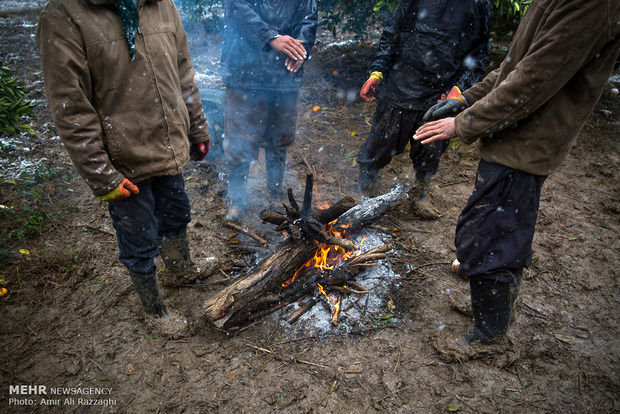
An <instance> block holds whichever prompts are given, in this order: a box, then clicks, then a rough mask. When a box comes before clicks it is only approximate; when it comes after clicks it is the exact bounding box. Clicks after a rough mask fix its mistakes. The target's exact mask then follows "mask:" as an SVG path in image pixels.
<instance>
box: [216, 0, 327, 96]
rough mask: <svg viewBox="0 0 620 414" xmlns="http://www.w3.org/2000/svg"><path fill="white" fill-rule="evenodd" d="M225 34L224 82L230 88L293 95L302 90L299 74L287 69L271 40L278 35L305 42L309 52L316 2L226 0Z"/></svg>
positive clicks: (311, 42) (313, 32) (312, 0)
mask: <svg viewBox="0 0 620 414" xmlns="http://www.w3.org/2000/svg"><path fill="white" fill-rule="evenodd" d="M224 5H225V13H226V31H225V34H224V39H223V43H222V79H223V80H224V84H225V85H226V86H227V87H228V88H241V89H259V90H268V91H281V92H294V91H297V90H299V88H300V87H301V80H302V75H303V65H302V67H301V69H300V70H299V71H298V72H297V73H292V72H289V71H288V70H287V69H286V67H285V66H284V61H285V59H286V55H284V54H283V53H280V52H276V51H275V50H273V49H272V48H271V47H270V46H269V41H270V40H271V39H273V38H274V37H275V36H276V35H278V34H279V35H288V36H291V37H293V38H295V39H298V40H302V41H303V42H304V43H303V45H304V47H305V49H306V53H307V55H308V56H310V51H311V50H312V46H313V45H314V41H315V38H316V29H317V26H318V12H317V7H316V1H315V0H255V1H246V0H225V1H224Z"/></svg>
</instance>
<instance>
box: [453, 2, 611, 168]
mask: <svg viewBox="0 0 620 414" xmlns="http://www.w3.org/2000/svg"><path fill="white" fill-rule="evenodd" d="M619 48H620V1H618V0H534V2H533V3H532V4H531V5H530V7H529V9H528V11H527V12H526V14H525V16H524V18H523V20H522V22H521V24H520V26H519V28H518V30H517V32H516V33H515V35H514V38H513V42H512V45H511V47H510V50H509V51H508V55H507V57H506V59H505V60H504V61H503V63H502V64H501V66H500V67H499V68H498V69H496V70H495V71H493V72H491V73H489V75H487V77H486V78H485V79H483V80H482V81H481V82H479V83H477V84H476V85H474V86H473V87H471V88H470V89H468V90H467V91H465V92H464V93H463V95H464V96H465V98H466V99H467V101H468V103H469V104H470V107H469V108H468V109H466V110H465V111H463V112H462V113H461V114H459V115H458V116H457V117H456V120H455V127H456V134H457V136H458V137H459V138H460V139H461V140H462V141H464V142H466V143H472V142H474V141H476V140H478V139H479V140H480V155H481V157H482V158H483V159H484V160H486V161H489V162H496V163H499V164H502V165H506V166H508V167H511V168H514V169H518V170H521V171H525V172H528V173H531V174H537V175H549V174H550V173H551V171H553V170H554V169H555V168H556V167H557V166H558V165H559V164H560V163H561V162H562V160H563V159H564V158H565V157H566V155H567V154H568V152H569V150H570V148H571V147H572V146H573V145H574V144H575V141H576V139H577V135H578V133H579V131H580V130H581V127H582V126H583V124H584V123H585V121H586V119H587V117H588V116H589V114H590V113H591V112H592V110H593V109H594V106H595V105H596V103H597V101H598V99H599V98H600V95H601V93H602V91H603V88H604V86H605V84H606V83H607V81H608V78H609V76H610V74H611V72H612V70H613V66H614V63H615V61H616V57H617V56H618V50H619Z"/></svg>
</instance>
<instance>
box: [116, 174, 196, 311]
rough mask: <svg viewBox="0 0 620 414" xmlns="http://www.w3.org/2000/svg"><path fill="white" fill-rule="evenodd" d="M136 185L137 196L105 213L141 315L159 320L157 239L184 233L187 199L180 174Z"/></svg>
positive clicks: (161, 307) (134, 195)
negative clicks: (140, 303) (113, 231)
mask: <svg viewBox="0 0 620 414" xmlns="http://www.w3.org/2000/svg"><path fill="white" fill-rule="evenodd" d="M137 185H138V188H139V189H140V193H139V194H132V195H131V196H130V197H128V198H125V199H122V200H117V201H112V202H110V203H109V204H108V210H109V212H110V217H111V218H112V223H113V225H114V228H115V230H116V238H117V241H118V249H119V259H120V261H121V262H122V263H123V264H124V265H125V266H126V267H127V269H128V270H129V274H130V276H131V280H132V282H133V284H134V286H135V288H136V291H137V293H138V296H139V297H140V301H141V302H142V305H143V307H144V309H145V311H146V312H147V313H151V314H155V315H158V316H162V315H164V314H165V313H166V307H165V306H164V304H163V300H162V298H161V295H160V293H159V288H158V281H157V275H156V269H155V263H154V260H153V259H154V258H155V257H156V256H157V255H158V254H159V245H158V240H159V239H161V238H165V237H173V236H178V235H180V234H184V233H185V231H186V229H187V223H189V221H190V204H189V198H188V197H187V194H186V193H185V188H184V180H183V177H182V176H181V174H178V175H174V176H161V177H153V178H150V179H148V180H145V181H143V182H141V183H138V184H137Z"/></svg>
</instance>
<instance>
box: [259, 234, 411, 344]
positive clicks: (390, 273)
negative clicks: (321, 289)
mask: <svg viewBox="0 0 620 414" xmlns="http://www.w3.org/2000/svg"><path fill="white" fill-rule="evenodd" d="M364 236H365V237H366V240H364V243H363V245H362V253H364V252H367V251H369V250H371V249H374V248H375V247H378V246H381V245H383V244H386V243H389V242H390V236H389V235H388V234H387V233H385V232H382V231H379V230H375V229H372V228H365V229H363V230H361V231H360V232H359V233H358V234H356V235H355V236H354V237H353V242H354V243H356V244H359V243H360V242H361V241H362V238H363V237H364ZM393 254H394V252H391V253H390V255H393ZM354 280H355V282H357V283H358V284H360V285H362V286H364V287H365V288H366V290H370V293H368V294H366V295H363V296H362V298H361V299H360V300H359V301H358V302H357V304H356V305H353V306H351V305H352V304H353V303H355V301H357V300H358V298H359V296H358V295H356V294H345V295H343V296H342V303H341V306H340V309H341V312H340V316H339V318H338V325H337V326H334V325H333V324H332V323H331V319H332V315H331V313H330V312H329V311H328V310H327V309H325V307H324V306H323V304H322V303H317V304H316V305H314V306H313V307H312V309H310V310H309V311H308V312H306V313H305V314H304V315H302V316H301V317H300V318H299V319H298V320H297V321H296V322H295V323H294V324H292V325H291V324H289V323H288V322H287V321H286V319H287V318H288V317H289V316H290V315H291V314H292V313H293V312H294V311H295V310H297V309H299V306H300V305H302V304H303V303H305V301H306V300H307V298H305V299H304V300H302V301H301V302H296V303H293V304H290V305H288V306H286V307H284V308H283V309H282V310H281V311H278V312H274V313H272V314H271V315H270V317H271V318H273V320H274V321H276V322H277V323H278V324H279V325H280V327H281V329H282V332H284V335H285V336H286V337H287V338H298V337H304V336H324V335H331V334H347V333H355V332H360V331H363V330H364V329H367V328H369V327H372V326H377V325H378V324H381V323H392V324H393V323H398V319H397V318H396V317H392V318H391V319H389V320H382V321H380V320H378V319H377V318H378V317H380V316H381V315H383V314H384V311H385V309H386V305H387V303H388V301H389V300H390V297H389V293H390V290H392V289H393V288H398V287H399V286H400V282H399V275H398V274H396V273H395V272H394V270H392V266H391V265H390V263H389V261H388V260H387V259H384V260H380V261H379V262H377V265H376V266H372V267H367V268H364V270H362V271H361V272H360V273H358V274H357V277H356V278H355V279H354ZM349 307H350V309H348V308H349ZM345 309H348V310H346V311H345Z"/></svg>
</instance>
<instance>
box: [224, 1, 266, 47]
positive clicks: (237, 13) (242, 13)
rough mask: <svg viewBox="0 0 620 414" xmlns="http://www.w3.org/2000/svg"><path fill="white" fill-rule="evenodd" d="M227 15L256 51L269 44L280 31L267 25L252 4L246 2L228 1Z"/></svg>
mask: <svg viewBox="0 0 620 414" xmlns="http://www.w3.org/2000/svg"><path fill="white" fill-rule="evenodd" d="M225 6H226V14H227V16H228V18H229V19H230V20H231V21H232V22H233V23H234V25H235V28H236V30H238V31H239V32H241V33H242V35H243V37H244V38H245V40H247V41H248V42H249V43H250V44H252V45H253V46H254V47H255V48H256V49H261V48H263V47H265V46H267V44H268V43H269V41H270V40H271V39H273V38H274V37H275V36H276V35H278V31H277V30H276V29H275V28H273V27H271V26H270V25H269V24H267V23H266V22H265V21H263V19H261V17H260V16H259V15H258V13H256V11H255V10H254V9H253V8H252V2H250V1H246V0H226V3H225Z"/></svg>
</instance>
